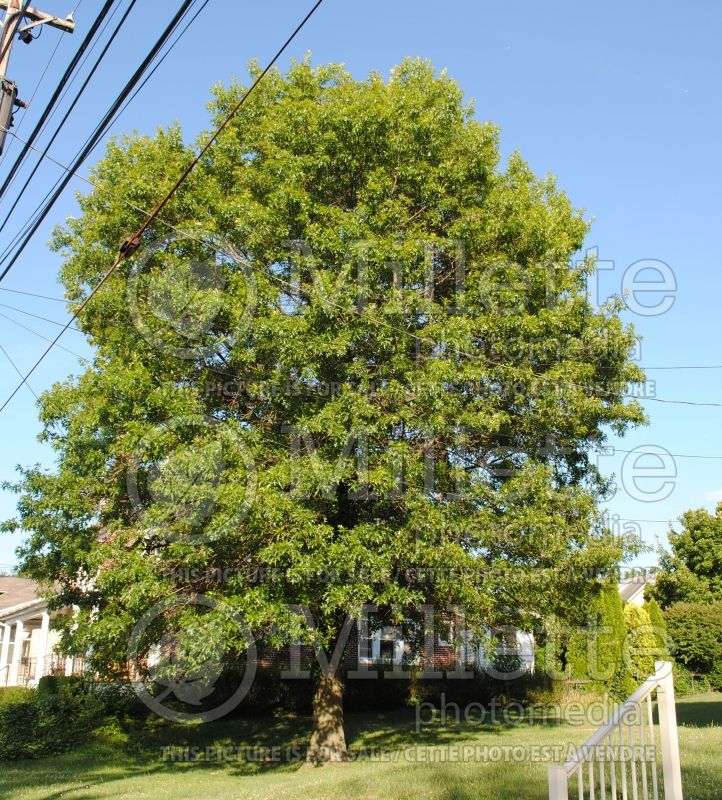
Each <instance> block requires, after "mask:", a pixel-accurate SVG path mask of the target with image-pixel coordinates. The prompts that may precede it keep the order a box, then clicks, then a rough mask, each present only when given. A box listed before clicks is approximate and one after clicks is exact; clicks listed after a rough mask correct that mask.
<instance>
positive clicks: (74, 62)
mask: <svg viewBox="0 0 722 800" xmlns="http://www.w3.org/2000/svg"><path fill="white" fill-rule="evenodd" d="M114 2H115V0H106V2H105V4H104V5H103V7H102V8H101V10H100V11H99V12H98V16H97V17H96V18H95V20H94V22H93V24H92V25H91V26H90V29H89V30H88V32H87V34H86V35H85V38H84V39H83V41H82V42H81V44H80V46H79V47H78V49H77V51H76V53H75V55H74V56H73V58H72V59H71V61H70V63H69V64H68V66H67V67H66V69H65V72H64V73H63V75H62V77H61V78H60V81H59V82H58V85H57V86H56V88H55V91H54V92H53V94H52V96H51V98H50V100H48V102H47V105H46V106H45V109H44V110H43V112H42V113H41V115H40V118H39V120H38V122H37V123H36V125H35V127H34V128H33V130H32V133H31V134H30V136H29V137H28V141H29V142H31V143H32V142H34V141H35V140H36V139H37V137H38V136H39V134H40V132H41V130H42V128H43V125H44V124H45V121H46V120H47V119H48V117H49V116H50V114H51V112H52V111H53V109H54V108H55V104H56V103H57V101H58V99H59V98H60V96H61V94H62V92H63V89H64V88H65V86H66V84H67V83H68V81H69V80H70V79H71V77H72V76H73V74H74V72H75V69H76V67H77V66H78V64H79V63H80V60H81V59H82V57H83V54H84V53H85V51H86V50H87V49H88V47H90V45H91V43H92V42H93V40H94V38H95V35H96V33H97V32H98V29H99V28H100V26H101V25H102V24H103V21H104V20H105V18H106V17H107V16H108V14H109V13H110V11H111V9H112V7H113V3H114ZM78 5H79V4H78ZM76 8H77V6H76ZM29 152H30V148H29V146H26V147H24V148H23V149H22V150H21V152H20V153H19V154H18V156H17V158H16V159H15V162H14V164H13V165H12V167H11V168H10V170H9V172H8V174H7V176H6V177H5V180H4V181H3V183H2V185H0V198H2V197H3V196H4V195H5V192H6V191H7V190H8V187H9V186H10V184H11V183H12V180H13V178H14V177H15V174H16V173H17V171H18V170H19V169H20V167H21V166H22V164H23V162H24V160H25V158H26V156H27V154H28V153H29Z"/></svg>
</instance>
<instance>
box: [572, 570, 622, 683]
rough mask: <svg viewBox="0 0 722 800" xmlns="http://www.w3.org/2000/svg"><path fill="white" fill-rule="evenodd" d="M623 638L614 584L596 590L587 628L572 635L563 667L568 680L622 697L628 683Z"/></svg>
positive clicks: (618, 603)
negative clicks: (567, 674)
mask: <svg viewBox="0 0 722 800" xmlns="http://www.w3.org/2000/svg"><path fill="white" fill-rule="evenodd" d="M626 635H627V628H626V623H625V620H624V611H623V606H622V598H621V597H620V596H619V591H618V589H617V585H616V583H613V582H606V583H604V584H603V585H602V586H601V587H600V589H599V593H598V595H597V596H596V598H595V600H594V602H593V604H592V609H591V613H590V614H589V615H588V617H587V626H586V627H585V628H580V629H579V630H576V631H574V632H573V633H572V635H571V636H570V639H569V648H568V651H567V664H568V667H569V672H570V675H571V677H572V678H575V679H577V680H588V681H590V687H591V688H593V689H595V690H597V691H609V692H611V693H612V694H613V695H614V696H615V697H620V698H621V697H626V696H627V695H628V694H629V692H630V689H631V688H632V681H631V677H630V674H629V670H628V668H627V663H626V661H625V658H624V645H625V639H626Z"/></svg>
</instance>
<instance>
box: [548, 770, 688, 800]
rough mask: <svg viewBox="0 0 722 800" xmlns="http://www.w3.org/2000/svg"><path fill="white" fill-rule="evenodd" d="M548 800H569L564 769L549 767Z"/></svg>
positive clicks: (567, 780)
mask: <svg viewBox="0 0 722 800" xmlns="http://www.w3.org/2000/svg"><path fill="white" fill-rule="evenodd" d="M680 796H681V795H680ZM549 800H569V779H568V776H567V771H566V769H565V768H564V767H549Z"/></svg>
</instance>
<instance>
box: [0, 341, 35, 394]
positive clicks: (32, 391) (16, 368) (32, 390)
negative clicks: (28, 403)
mask: <svg viewBox="0 0 722 800" xmlns="http://www.w3.org/2000/svg"><path fill="white" fill-rule="evenodd" d="M0 350H2V351H3V353H4V354H5V358H7V360H8V361H9V362H10V363H11V364H12V368H13V369H14V370H15V372H17V374H18V375H19V376H20V377H21V378H22V377H23V373H22V372H20V370H19V369H18V366H17V364H16V363H15V362H14V361H13V360H12V358H10V353H8V351H7V350H6V349H5V348H4V347H3V346H2V345H1V344H0ZM25 385H26V386H27V387H28V389H30V391H31V393H32V395H33V397H34V398H35V399H36V400H38V399H39V398H38V396H37V395H36V394H35V390H34V389H33V387H32V386H31V385H30V384H29V383H28V382H27V381H25Z"/></svg>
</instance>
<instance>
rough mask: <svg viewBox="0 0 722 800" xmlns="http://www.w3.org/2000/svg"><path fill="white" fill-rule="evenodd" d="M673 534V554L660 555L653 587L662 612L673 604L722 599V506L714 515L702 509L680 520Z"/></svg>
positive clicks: (650, 591)
mask: <svg viewBox="0 0 722 800" xmlns="http://www.w3.org/2000/svg"><path fill="white" fill-rule="evenodd" d="M680 522H681V523H682V530H681V531H674V530H672V531H670V533H669V543H670V546H671V551H670V552H667V551H664V550H663V551H662V552H661V553H660V565H661V567H662V568H661V570H660V571H659V572H658V573H657V580H656V582H655V584H654V585H653V586H652V587H651V588H650V590H649V594H650V596H651V597H654V598H656V599H657V600H658V601H659V604H660V606H661V607H662V608H663V609H666V608H668V607H669V606H670V605H672V603H676V602H686V603H696V602H702V601H707V602H714V601H715V600H722V503H719V504H718V505H717V508H716V509H715V513H714V514H710V513H709V511H707V510H705V509H703V508H699V509H696V510H694V511H686V512H685V513H684V514H682V516H681V517H680Z"/></svg>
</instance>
